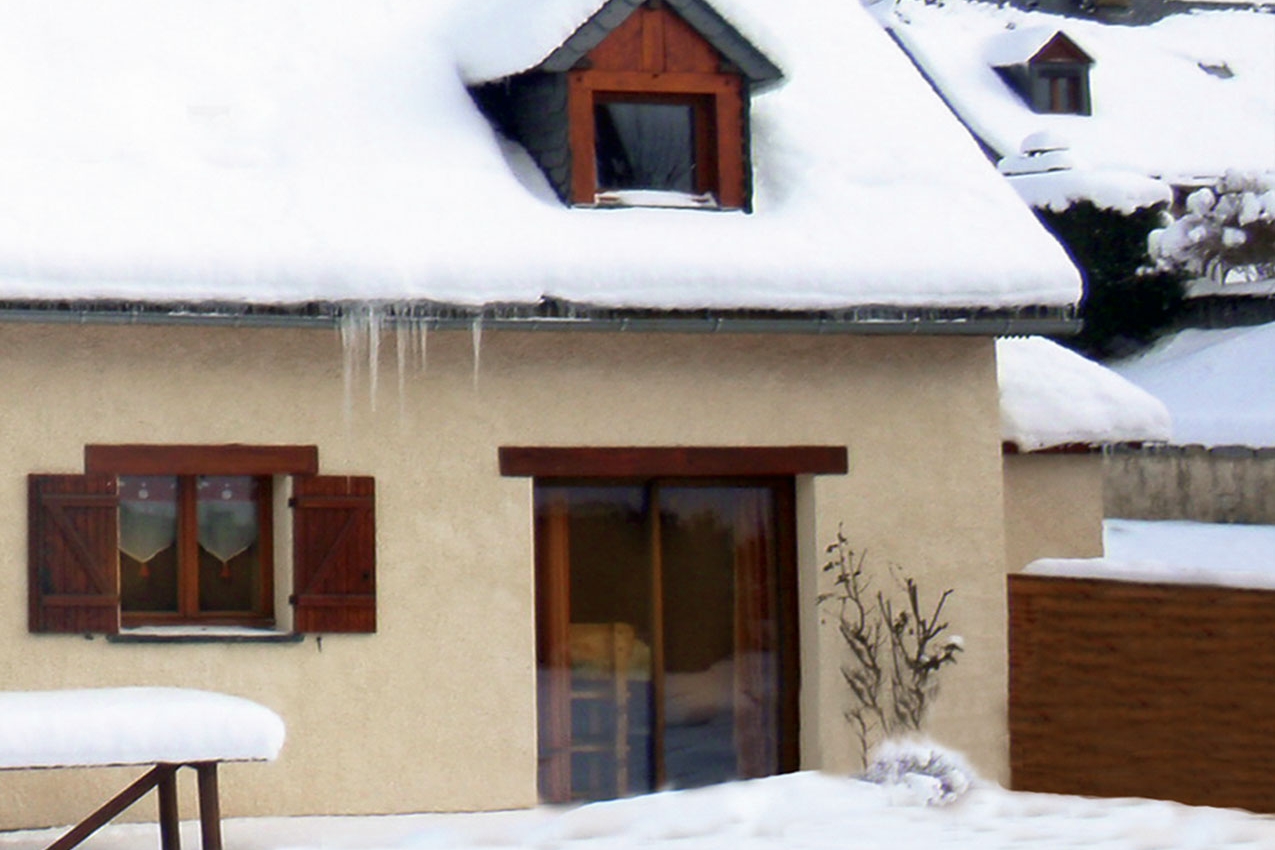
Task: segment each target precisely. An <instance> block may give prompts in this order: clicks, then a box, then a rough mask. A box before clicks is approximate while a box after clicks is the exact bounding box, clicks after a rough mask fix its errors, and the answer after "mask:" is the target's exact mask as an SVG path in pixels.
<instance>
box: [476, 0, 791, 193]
mask: <svg viewBox="0 0 1275 850" xmlns="http://www.w3.org/2000/svg"><path fill="white" fill-rule="evenodd" d="M595 6H596V7H597V11H596V12H595V13H594V14H593V16H592V17H591V18H589V19H588V20H587V21H586V22H584V23H583V24H582V25H581V26H580V27H579V28H578V29H577V30H576V31H575V32H574V33H573V34H572V35H571V36H570V37H568V38H567V39H566V40H565V41H564V42H563V43H562V44H560V45H559V46H558V47H557V48H556V49H554V51H553V52H552V53H550V54H549V55H548V56H546V57H545V58H544V59H543V60H542V61H541V62H540V63H539V64H538V65H536V66H535V67H533V68H530V69H528V70H527V71H525V72H523V73H520V74H515V75H513V76H511V77H506V78H503V79H500V80H492V81H489V82H486V83H484V84H481V85H478V86H475V87H473V88H471V89H470V93H471V94H472V96H473V97H474V100H475V102H477V103H478V105H479V108H480V109H482V111H483V113H484V114H485V115H486V116H487V117H488V119H489V120H491V121H492V122H493V123H494V124H495V125H496V126H497V127H498V128H499V129H500V131H501V133H503V134H504V135H506V136H508V137H510V138H511V139H513V140H515V141H517V142H518V143H519V144H521V145H522V146H523V148H524V149H525V150H526V151H527V153H528V154H529V155H530V156H531V158H532V159H533V160H534V161H535V162H536V164H537V165H538V166H539V167H540V169H541V171H542V172H543V173H544V176H545V178H546V179H547V180H548V181H549V184H550V185H551V186H552V187H553V189H554V191H555V192H556V193H557V194H558V196H559V197H560V198H562V199H563V200H564V201H565V202H567V203H568V204H573V205H578V206H588V207H599V206H680V207H703V208H711V209H731V210H733V209H742V210H747V209H749V207H750V196H751V191H752V177H751V173H750V169H749V144H748V116H749V104H750V98H751V97H752V93H753V91H755V90H759V89H760V88H761V87H762V86H766V85H770V84H773V83H775V82H777V81H778V80H780V79H782V77H783V75H782V73H781V72H780V70H779V68H778V67H776V66H775V64H774V63H773V62H771V61H770V60H769V59H767V58H766V57H765V56H764V55H763V54H762V53H761V51H759V50H758V49H757V48H756V47H755V46H754V45H752V44H751V43H750V42H749V41H748V39H747V38H746V37H745V36H744V35H743V34H742V33H740V32H739V31H737V30H736V29H735V28H734V27H733V26H731V24H730V23H729V22H728V21H727V20H726V19H724V18H723V17H721V15H719V14H718V13H717V12H716V11H715V10H714V9H713V8H712V6H711V5H710V3H708V2H707V0H678V2H677V3H665V2H660V1H659V0H646V2H639V0H605V2H601V3H599V4H595Z"/></svg>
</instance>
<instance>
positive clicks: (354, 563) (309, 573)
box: [291, 475, 376, 632]
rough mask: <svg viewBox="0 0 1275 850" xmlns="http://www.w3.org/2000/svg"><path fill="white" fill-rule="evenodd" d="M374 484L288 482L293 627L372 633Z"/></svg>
mask: <svg viewBox="0 0 1275 850" xmlns="http://www.w3.org/2000/svg"><path fill="white" fill-rule="evenodd" d="M375 484H376V482H375V480H374V479H372V478H356V477H342V476H327V475H313V476H312V475H303V476H297V477H295V478H293V479H292V496H293V498H292V503H291V504H292V507H293V510H294V515H293V526H292V538H293V550H292V552H293V557H292V564H293V580H292V587H293V596H292V600H291V601H292V604H293V606H294V619H293V623H294V629H295V630H296V631H298V632H375V631H376V516H375V510H374V508H375V497H376V488H375Z"/></svg>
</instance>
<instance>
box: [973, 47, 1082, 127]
mask: <svg viewBox="0 0 1275 850" xmlns="http://www.w3.org/2000/svg"><path fill="white" fill-rule="evenodd" d="M1093 62H1094V60H1093V58H1092V57H1090V56H1089V54H1087V53H1085V51H1083V50H1081V49H1080V47H1079V45H1077V44H1076V42H1074V41H1072V40H1071V39H1070V38H1068V37H1067V35H1066V33H1063V32H1058V31H1053V30H1041V29H1032V30H1016V31H1014V32H1012V33H1008V34H1007V35H1006V36H1005V39H1004V41H1003V42H1002V43H1001V44H1000V45H998V50H997V53H996V56H995V58H994V60H993V65H994V66H995V68H996V70H997V72H998V73H1000V75H1001V77H1002V78H1003V79H1004V80H1005V81H1006V82H1007V83H1008V84H1009V85H1010V87H1011V88H1013V89H1014V90H1015V91H1016V92H1017V93H1018V95H1019V96H1020V97H1022V98H1023V100H1025V101H1026V102H1027V104H1028V105H1029V106H1031V108H1032V111H1033V112H1039V113H1042V114H1055V115H1090V114H1092V112H1093V108H1092V103H1091V99H1090V94H1089V68H1090V66H1092V65H1093Z"/></svg>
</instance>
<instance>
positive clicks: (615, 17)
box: [539, 0, 782, 85]
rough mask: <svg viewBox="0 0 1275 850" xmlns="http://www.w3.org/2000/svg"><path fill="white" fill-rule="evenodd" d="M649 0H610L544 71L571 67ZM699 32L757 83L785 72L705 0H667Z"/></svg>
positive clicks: (553, 56) (542, 65) (553, 55)
mask: <svg viewBox="0 0 1275 850" xmlns="http://www.w3.org/2000/svg"><path fill="white" fill-rule="evenodd" d="M645 2H646V0H608V1H607V2H606V3H605V4H604V5H603V6H602V8H600V9H598V11H596V12H594V14H593V16H592V17H590V18H589V20H588V21H586V22H585V23H584V24H583V25H582V26H581V27H580V28H579V29H578V30H576V31H575V32H574V33H572V35H571V37H570V38H568V39H567V40H566V41H565V42H563V43H562V45H561V46H560V47H558V48H557V49H556V50H554V51H553V52H552V53H550V54H549V56H548V57H546V58H545V60H544V61H543V62H541V63H540V65H539V69H540V70H543V71H555V72H562V71H569V70H571V69H572V68H573V67H575V65H576V63H577V62H579V61H580V60H581V59H582V58H584V56H585V55H586V54H588V52H589V51H590V50H592V49H593V48H595V47H597V46H598V45H599V44H601V43H602V41H603V39H605V38H606V37H607V36H608V35H610V34H611V33H612V32H613V31H614V30H615V29H616V27H618V26H620V24H622V23H624V22H625V21H626V20H628V18H629V15H631V14H633V12H634V11H635V10H636V9H637V8H638V7H639V6H641V5H642V4H643V3H645ZM664 2H665V3H667V4H668V5H669V7H671V8H672V9H673V10H674V11H676V12H677V13H678V14H679V15H681V16H682V19H683V20H684V21H686V22H687V23H688V24H690V25H691V26H692V27H693V28H694V29H695V30H696V32H698V33H699V34H700V35H701V36H703V37H704V39H705V40H706V41H707V42H708V43H709V44H711V45H713V47H715V48H717V52H718V53H720V54H722V55H723V56H725V57H726V58H727V59H729V60H730V61H731V62H733V63H734V64H735V66H736V67H737V68H739V70H740V72H741V73H743V75H744V76H745V77H747V78H748V80H749V81H750V82H752V83H753V84H754V85H757V84H761V83H767V82H774V81H775V80H778V79H779V78H780V76H782V74H781V72H780V70H779V69H778V68H776V67H775V65H774V63H773V62H771V61H770V60H769V59H767V58H766V57H765V55H763V54H762V52H761V51H760V50H758V49H757V48H756V47H754V46H753V45H752V43H751V42H749V41H748V39H747V38H745V37H744V36H743V35H741V34H740V32H739V31H738V30H736V29H735V28H734V27H732V26H731V25H730V24H729V23H728V22H727V21H726V19H725V18H723V17H722V16H721V15H719V14H717V12H716V10H714V9H713V7H712V6H710V5H708V4H707V3H705V2H703V0H664Z"/></svg>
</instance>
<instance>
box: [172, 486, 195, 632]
mask: <svg viewBox="0 0 1275 850" xmlns="http://www.w3.org/2000/svg"><path fill="white" fill-rule="evenodd" d="M197 493H198V488H197V487H196V486H195V477H194V476H193V475H182V476H179V477H178V478H177V612H178V613H179V614H180V615H181V617H182V619H183V620H186V619H193V618H196V617H198V616H199V506H198V504H197V503H196V496H197Z"/></svg>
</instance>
